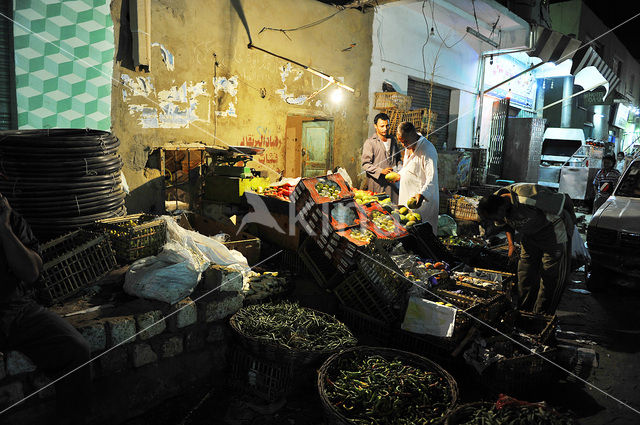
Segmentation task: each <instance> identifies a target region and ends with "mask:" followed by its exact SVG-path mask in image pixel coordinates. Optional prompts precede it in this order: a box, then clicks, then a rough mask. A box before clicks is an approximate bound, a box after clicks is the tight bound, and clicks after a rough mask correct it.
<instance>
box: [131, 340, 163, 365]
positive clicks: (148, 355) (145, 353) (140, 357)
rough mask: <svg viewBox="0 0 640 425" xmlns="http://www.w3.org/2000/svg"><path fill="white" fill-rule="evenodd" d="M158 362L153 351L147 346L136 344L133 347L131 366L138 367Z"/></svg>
mask: <svg viewBox="0 0 640 425" xmlns="http://www.w3.org/2000/svg"><path fill="white" fill-rule="evenodd" d="M157 360H158V355H157V354H156V353H155V352H154V351H153V349H152V348H151V346H150V345H149V344H146V343H143V344H136V345H135V346H134V347H133V352H132V362H133V366H135V367H140V366H144V365H146V364H149V363H153V362H155V361H157Z"/></svg>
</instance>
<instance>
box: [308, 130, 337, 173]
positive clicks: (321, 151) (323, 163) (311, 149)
mask: <svg viewBox="0 0 640 425" xmlns="http://www.w3.org/2000/svg"><path fill="white" fill-rule="evenodd" d="M332 146H333V121H305V122H303V123H302V177H316V176H322V175H325V174H326V172H327V170H329V169H331V168H333V167H332V162H333V159H332V154H333V151H332Z"/></svg>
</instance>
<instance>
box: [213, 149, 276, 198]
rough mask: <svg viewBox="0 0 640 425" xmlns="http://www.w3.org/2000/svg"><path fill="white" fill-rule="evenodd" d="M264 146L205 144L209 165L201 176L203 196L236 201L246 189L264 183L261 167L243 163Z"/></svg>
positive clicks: (265, 182)
mask: <svg viewBox="0 0 640 425" xmlns="http://www.w3.org/2000/svg"><path fill="white" fill-rule="evenodd" d="M264 150H265V148H261V147H252V146H228V147H218V146H213V147H207V148H205V151H206V152H207V153H208V154H209V157H210V158H211V168H210V171H209V172H208V173H207V175H206V176H205V180H204V199H205V200H208V201H213V202H219V203H236V204H240V203H242V200H243V195H244V191H245V190H246V189H249V188H251V187H252V186H266V185H268V183H269V181H268V176H267V173H266V172H265V171H256V170H254V169H253V168H250V167H247V163H248V162H249V161H252V160H253V157H254V156H255V155H261V154H262V153H264Z"/></svg>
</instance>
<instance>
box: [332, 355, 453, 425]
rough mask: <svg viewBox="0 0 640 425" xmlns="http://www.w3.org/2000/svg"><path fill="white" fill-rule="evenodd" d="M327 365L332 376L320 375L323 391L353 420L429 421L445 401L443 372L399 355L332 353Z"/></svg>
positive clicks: (383, 423)
mask: <svg viewBox="0 0 640 425" xmlns="http://www.w3.org/2000/svg"><path fill="white" fill-rule="evenodd" d="M333 370H334V373H333V375H334V376H329V375H328V376H327V377H326V384H327V385H326V395H327V397H328V399H329V402H330V403H331V404H332V405H333V406H335V408H336V409H337V410H338V412H339V413H340V414H342V415H343V416H345V417H346V418H348V419H349V420H350V422H352V423H354V424H362V425H364V424H379V425H390V424H394V425H404V424H406V425H414V424H430V423H435V422H436V421H438V420H439V419H441V417H442V416H443V414H445V413H446V411H447V409H448V407H449V405H450V403H451V397H452V396H451V388H450V386H449V382H448V381H447V380H446V378H445V377H444V376H442V375H441V374H439V373H437V372H435V371H428V370H423V369H420V368H417V367H414V366H410V365H407V364H405V363H403V362H402V361H400V360H388V359H386V358H384V357H383V356H381V355H371V354H365V353H359V352H357V351H356V352H354V353H353V355H352V356H343V357H341V358H338V359H337V361H336V366H335V368H334V369H333ZM330 375H331V374H330Z"/></svg>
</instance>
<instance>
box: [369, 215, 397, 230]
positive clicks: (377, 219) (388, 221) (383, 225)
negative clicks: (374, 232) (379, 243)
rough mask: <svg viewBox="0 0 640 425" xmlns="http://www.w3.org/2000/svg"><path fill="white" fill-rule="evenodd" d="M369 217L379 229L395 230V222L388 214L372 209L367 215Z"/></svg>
mask: <svg viewBox="0 0 640 425" xmlns="http://www.w3.org/2000/svg"><path fill="white" fill-rule="evenodd" d="M369 219H370V220H371V221H372V222H373V224H375V225H376V226H377V227H378V228H379V229H382V230H384V231H385V232H394V231H395V230H396V224H395V221H394V220H393V217H391V216H390V215H389V214H385V213H382V212H380V211H373V212H372V213H371V214H370V215H369Z"/></svg>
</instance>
